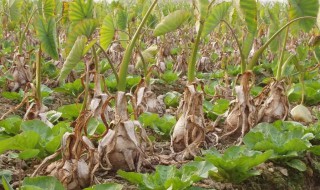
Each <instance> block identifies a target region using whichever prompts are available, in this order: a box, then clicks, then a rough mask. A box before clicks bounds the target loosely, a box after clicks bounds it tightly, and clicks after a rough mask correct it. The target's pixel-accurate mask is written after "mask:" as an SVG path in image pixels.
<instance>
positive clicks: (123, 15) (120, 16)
mask: <svg viewBox="0 0 320 190" xmlns="http://www.w3.org/2000/svg"><path fill="white" fill-rule="evenodd" d="M116 20H117V22H116V23H117V27H118V28H119V29H120V30H126V28H127V22H128V14H127V12H126V10H124V9H120V10H118V11H117V17H116Z"/></svg>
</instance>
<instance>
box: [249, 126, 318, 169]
mask: <svg viewBox="0 0 320 190" xmlns="http://www.w3.org/2000/svg"><path fill="white" fill-rule="evenodd" d="M313 138H314V135H313V134H312V133H310V132H309V130H307V127H305V126H303V125H302V124H300V123H296V122H289V121H276V122H274V123H273V124H269V123H260V124H258V125H257V126H256V127H255V128H253V129H252V130H251V131H250V132H249V133H248V134H246V136H245V137H244V139H243V142H244V144H245V145H246V146H248V147H249V148H250V149H253V150H257V151H269V150H272V151H273V154H272V156H271V157H270V159H272V160H275V161H280V162H283V163H285V164H287V165H289V166H290V167H293V168H295V169H297V170H299V171H305V170H306V165H305V163H304V162H302V161H301V160H300V159H301V158H302V156H304V153H305V152H306V151H307V150H308V149H309V148H311V147H312V144H311V143H310V140H311V139H313Z"/></svg>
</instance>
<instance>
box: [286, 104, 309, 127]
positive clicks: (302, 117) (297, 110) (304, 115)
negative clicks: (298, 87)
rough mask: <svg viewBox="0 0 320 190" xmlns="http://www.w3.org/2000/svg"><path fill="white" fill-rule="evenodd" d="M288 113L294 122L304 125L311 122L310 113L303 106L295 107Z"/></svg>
mask: <svg viewBox="0 0 320 190" xmlns="http://www.w3.org/2000/svg"><path fill="white" fill-rule="evenodd" d="M290 113H291V115H292V118H293V119H294V120H295V121H300V122H306V123H310V122H312V115H311V112H310V111H309V110H308V108H306V107H305V106H304V105H301V104H300V105H297V106H296V107H294V108H292V110H291V112H290Z"/></svg>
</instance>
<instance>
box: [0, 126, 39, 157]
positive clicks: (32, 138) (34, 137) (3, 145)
mask: <svg viewBox="0 0 320 190" xmlns="http://www.w3.org/2000/svg"><path fill="white" fill-rule="evenodd" d="M39 140H40V136H39V134H37V133H36V132H34V131H26V132H22V133H20V134H19V135H16V136H14V137H11V138H8V139H5V140H1V141H0V154H2V153H3V152H4V151H7V150H21V151H23V150H27V149H33V148H35V147H36V145H37V144H38V142H39Z"/></svg>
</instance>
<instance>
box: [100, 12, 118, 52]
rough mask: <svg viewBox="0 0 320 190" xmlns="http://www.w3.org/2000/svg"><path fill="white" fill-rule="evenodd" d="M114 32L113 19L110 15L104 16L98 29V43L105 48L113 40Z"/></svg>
mask: <svg viewBox="0 0 320 190" xmlns="http://www.w3.org/2000/svg"><path fill="white" fill-rule="evenodd" d="M114 33H115V29H114V24H113V19H112V17H111V16H109V15H108V16H106V17H105V18H104V20H103V23H102V26H101V29H100V45H101V46H102V48H104V49H107V48H108V47H109V45H110V43H111V42H112V40H113V37H114Z"/></svg>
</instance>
